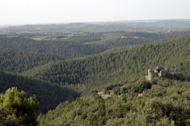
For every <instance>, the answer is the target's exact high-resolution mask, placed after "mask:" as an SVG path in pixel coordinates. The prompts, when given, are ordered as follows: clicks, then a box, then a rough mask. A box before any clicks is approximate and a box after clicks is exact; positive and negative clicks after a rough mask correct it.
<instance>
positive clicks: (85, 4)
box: [0, 0, 190, 25]
mask: <svg viewBox="0 0 190 126" xmlns="http://www.w3.org/2000/svg"><path fill="white" fill-rule="evenodd" d="M146 19H190V0H0V25H3V24H36V23H66V22H93V21H125V20H146Z"/></svg>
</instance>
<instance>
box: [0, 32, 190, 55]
mask: <svg viewBox="0 0 190 126" xmlns="http://www.w3.org/2000/svg"><path fill="white" fill-rule="evenodd" d="M187 34H189V31H173V32H161V33H159V32H158V33H157V32H156V33H149V32H122V31H120V32H105V33H104V32H100V33H85V32H81V33H76V34H74V33H59V34H50V33H49V34H46V33H44V34H36V33H30V34H17V33H14V34H10V35H9V34H8V35H1V36H0V48H11V49H17V50H20V51H25V52H33V53H44V54H47V55H54V56H59V57H61V58H76V57H81V56H86V55H93V54H98V53H101V52H104V51H106V50H109V49H113V48H116V47H122V46H127V45H137V44H143V43H147V42H153V41H156V40H160V39H165V38H172V37H177V36H181V35H187Z"/></svg>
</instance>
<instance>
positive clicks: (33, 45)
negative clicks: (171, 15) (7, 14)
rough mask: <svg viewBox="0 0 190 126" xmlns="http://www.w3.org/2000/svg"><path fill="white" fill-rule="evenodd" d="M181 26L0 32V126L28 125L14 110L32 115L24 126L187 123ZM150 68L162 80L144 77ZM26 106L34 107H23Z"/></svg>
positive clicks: (188, 51) (184, 27) (188, 70)
mask: <svg viewBox="0 0 190 126" xmlns="http://www.w3.org/2000/svg"><path fill="white" fill-rule="evenodd" d="M188 24H189V22H188V21H187V22H186V21H182V22H178V21H161V22H154V21H153V22H143V23H142V22H141V23H140V22H139V23H138V22H133V23H130V22H128V23H122V22H118V23H107V24H106V23H97V24H67V25H61V24H60V25H36V26H21V27H8V28H2V29H0V125H1V124H2V125H4V124H5V123H6V121H7V120H8V123H7V125H9V124H14V121H15V122H16V123H15V125H18V126H19V125H20V123H19V122H22V120H21V118H19V116H20V114H19V113H21V117H22V119H26V120H28V119H29V118H30V116H25V115H24V114H23V113H22V112H26V110H27V112H26V113H28V110H29V111H30V110H34V111H33V114H32V116H31V117H32V118H33V119H32V120H31V122H32V123H30V124H31V125H33V124H34V125H37V123H36V116H38V122H39V126H60V125H61V126H128V125H129V126H140V125H141V126H170V125H171V126H189V125H190V102H189V101H190V97H189V96H190V90H189V88H190V60H189V59H190V31H189V26H188ZM100 31H101V32H100ZM156 66H163V67H164V68H168V70H169V76H156V77H154V79H155V80H154V81H148V80H146V79H145V76H146V75H147V70H148V69H150V68H152V67H156ZM157 74H158V75H159V73H157ZM20 90H23V91H25V92H26V96H25V93H23V92H22V91H21V92H20ZM7 92H8V96H10V97H7ZM11 92H13V93H12V95H10V94H11ZM17 96H18V97H17ZM31 96H32V97H31ZM11 98H12V99H13V100H12V99H11ZM6 99H7V100H6ZM15 99H16V100H15ZM18 99H21V100H20V101H19V100H18ZM22 99H26V101H25V100H22ZM27 99H28V100H27ZM32 99H33V100H32ZM7 101H9V102H7ZM10 101H11V102H10ZM14 101H16V102H15V104H17V105H18V106H16V107H15V106H14ZM33 101H34V104H33V105H32V103H33ZM38 101H39V108H38V111H37V115H35V114H36V109H37V106H38ZM12 103H13V104H12ZM9 104H11V106H6V105H9ZM30 104H31V106H33V107H34V109H33V107H31V108H30V109H25V107H27V106H28V105H29V106H30ZM22 105H24V106H23V108H22V107H20V106H22ZM12 107H13V108H12ZM14 107H15V108H14ZM17 107H18V108H17ZM7 108H8V109H7ZM55 108H56V109H55ZM17 110H18V111H17ZM40 113H42V114H40ZM46 113H47V114H46ZM27 115H28V114H27ZM2 120H3V121H2ZM11 120H12V122H11ZM29 120H30V119H29ZM2 122H3V123H2ZM21 124H27V121H25V123H21Z"/></svg>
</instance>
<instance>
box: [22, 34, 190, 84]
mask: <svg viewBox="0 0 190 126" xmlns="http://www.w3.org/2000/svg"><path fill="white" fill-rule="evenodd" d="M189 50H190V37H189V36H187V37H179V38H173V39H167V40H162V41H160V42H158V43H154V44H145V45H141V46H135V47H131V48H129V47H126V48H125V49H122V50H121V51H118V50H117V51H116V52H115V53H114V51H113V50H112V52H109V53H104V54H101V55H97V56H91V57H87V58H79V59H73V60H64V61H58V62H54V63H49V64H46V65H43V66H40V67H36V68H34V69H31V70H29V71H26V72H24V73H23V74H22V75H25V76H28V77H33V78H39V79H42V80H45V81H49V82H53V83H57V84H60V85H65V84H66V85H68V84H86V85H91V86H92V85H94V86H95V85H96V86H98V85H99V86H100V85H103V84H104V85H105V83H118V82H125V81H127V80H130V79H131V78H133V79H135V78H138V77H139V76H142V75H144V74H146V71H147V69H148V68H150V67H152V66H159V65H160V66H166V67H168V68H169V69H171V70H172V71H174V72H180V73H184V74H185V75H186V74H187V75H190V73H189V69H188V67H187V66H188V65H189V63H190V62H189V60H188V59H189V58H190V57H189V56H190V55H189V54H190V52H189Z"/></svg>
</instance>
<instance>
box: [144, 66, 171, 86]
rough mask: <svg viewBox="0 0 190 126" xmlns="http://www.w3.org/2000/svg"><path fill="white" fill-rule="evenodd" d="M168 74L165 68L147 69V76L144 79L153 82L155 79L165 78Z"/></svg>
mask: <svg viewBox="0 0 190 126" xmlns="http://www.w3.org/2000/svg"><path fill="white" fill-rule="evenodd" d="M168 73H169V71H168V69H167V68H164V67H155V68H151V69H148V75H147V76H146V79H147V80H149V81H151V82H153V81H154V78H155V77H165V76H167V75H168Z"/></svg>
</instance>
